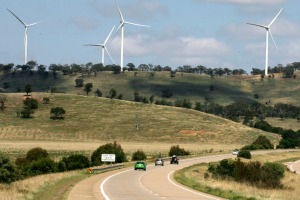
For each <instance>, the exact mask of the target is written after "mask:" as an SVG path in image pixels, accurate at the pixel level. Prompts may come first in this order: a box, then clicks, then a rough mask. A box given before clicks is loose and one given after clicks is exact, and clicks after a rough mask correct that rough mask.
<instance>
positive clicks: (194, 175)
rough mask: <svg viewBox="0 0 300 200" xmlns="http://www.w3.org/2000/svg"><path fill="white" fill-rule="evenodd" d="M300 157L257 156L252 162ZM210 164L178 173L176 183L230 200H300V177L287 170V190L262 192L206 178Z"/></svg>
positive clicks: (292, 153)
mask: <svg viewBox="0 0 300 200" xmlns="http://www.w3.org/2000/svg"><path fill="white" fill-rule="evenodd" d="M299 157H300V152H296V151H295V152H288V153H272V154H267V155H253V158H252V159H251V161H254V160H258V161H260V162H267V161H268V162H280V163H284V162H287V161H289V160H295V159H296V158H299ZM283 158H284V159H283ZM207 167H208V164H207V163H202V164H198V165H194V166H191V167H187V168H184V169H182V170H179V171H177V172H176V173H175V174H174V177H175V179H176V181H178V182H180V183H181V184H183V185H186V186H188V187H190V188H193V189H195V190H198V191H202V192H205V193H209V194H213V195H217V196H219V197H222V198H226V199H243V200H244V199H247V200H271V199H272V200H282V199H285V200H297V199H299V195H300V188H299V187H298V183H299V181H300V176H299V175H297V174H295V173H292V172H289V171H286V172H285V177H284V178H283V180H282V183H283V185H284V188H283V189H260V188H256V187H254V186H251V185H248V184H244V183H239V182H235V181H230V180H219V179H218V180H216V179H213V178H211V177H208V178H207V179H205V178H204V173H206V172H207Z"/></svg>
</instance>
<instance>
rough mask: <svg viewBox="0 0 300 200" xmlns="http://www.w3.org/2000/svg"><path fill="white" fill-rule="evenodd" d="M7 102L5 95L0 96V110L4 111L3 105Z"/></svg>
mask: <svg viewBox="0 0 300 200" xmlns="http://www.w3.org/2000/svg"><path fill="white" fill-rule="evenodd" d="M6 101H7V96H6V95H5V94H0V109H1V110H3V109H4V104H5V102H6Z"/></svg>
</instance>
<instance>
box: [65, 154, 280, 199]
mask: <svg viewBox="0 0 300 200" xmlns="http://www.w3.org/2000/svg"><path fill="white" fill-rule="evenodd" d="M276 151H278V150H276ZM276 151H260V152H255V153H253V154H265V153H272V152H276ZM279 151H282V150H279ZM235 157H236V156H233V155H231V154H223V155H212V156H203V157H198V158H191V159H182V160H179V164H178V165H176V164H172V165H171V164H170V163H169V160H166V161H165V166H154V165H153V164H150V165H147V170H146V171H143V170H136V171H135V170H134V169H133V167H131V168H126V169H122V170H117V171H113V172H109V173H104V174H99V175H96V176H92V177H90V178H89V179H86V180H84V181H82V182H81V183H79V184H77V185H76V186H75V187H74V188H73V189H72V191H71V192H70V194H69V197H68V200H93V199H95V200H104V199H105V200H141V199H142V200H164V199H166V200H193V199H200V200H217V199H221V198H219V197H214V196H211V195H208V194H205V193H200V192H197V191H195V190H192V189H190V188H187V187H185V186H182V185H180V184H179V183H176V182H175V181H174V180H173V173H174V171H176V170H179V169H182V168H184V167H187V166H190V165H193V164H198V163H203V162H212V161H219V160H222V159H226V158H235Z"/></svg>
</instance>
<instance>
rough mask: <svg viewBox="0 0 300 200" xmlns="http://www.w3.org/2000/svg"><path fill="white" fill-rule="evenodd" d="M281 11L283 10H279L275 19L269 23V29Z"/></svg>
mask: <svg viewBox="0 0 300 200" xmlns="http://www.w3.org/2000/svg"><path fill="white" fill-rule="evenodd" d="M282 10H283V8H281V9H280V11H279V12H278V14H277V15H276V17H274V19H273V20H272V21H271V23H270V24H269V28H270V26H272V24H273V23H274V22H275V20H276V19H277V17H278V16H279V15H280V13H281V11H282Z"/></svg>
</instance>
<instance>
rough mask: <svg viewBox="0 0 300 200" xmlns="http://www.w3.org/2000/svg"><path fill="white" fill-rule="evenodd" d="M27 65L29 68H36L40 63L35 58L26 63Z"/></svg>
mask: <svg viewBox="0 0 300 200" xmlns="http://www.w3.org/2000/svg"><path fill="white" fill-rule="evenodd" d="M26 65H27V66H28V69H30V70H31V69H34V68H36V67H37V66H38V63H37V62H36V61H34V60H30V61H28V62H27V63H26Z"/></svg>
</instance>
